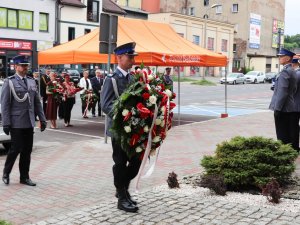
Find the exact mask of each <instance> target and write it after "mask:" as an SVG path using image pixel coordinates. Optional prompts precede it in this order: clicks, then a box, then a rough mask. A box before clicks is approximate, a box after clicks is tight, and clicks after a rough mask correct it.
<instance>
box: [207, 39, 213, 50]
mask: <svg viewBox="0 0 300 225" xmlns="http://www.w3.org/2000/svg"><path fill="white" fill-rule="evenodd" d="M214 40H215V39H214V38H211V37H209V38H208V39H207V49H208V50H214Z"/></svg>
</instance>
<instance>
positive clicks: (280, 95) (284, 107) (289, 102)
mask: <svg viewBox="0 0 300 225" xmlns="http://www.w3.org/2000/svg"><path fill="white" fill-rule="evenodd" d="M296 91H297V78H296V72H295V70H294V69H293V68H292V66H291V64H287V65H285V66H284V67H283V69H282V70H281V72H280V73H279V76H278V77H277V78H276V81H275V86H274V93H273V97H272V100H271V103H270V106H269V109H271V110H273V111H280V112H295V111H296V106H295V102H294V94H295V93H296Z"/></svg>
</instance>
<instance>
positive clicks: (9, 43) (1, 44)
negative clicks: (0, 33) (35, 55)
mask: <svg viewBox="0 0 300 225" xmlns="http://www.w3.org/2000/svg"><path fill="white" fill-rule="evenodd" d="M0 48H8V49H22V50H32V43H31V42H29V41H13V40H1V39H0Z"/></svg>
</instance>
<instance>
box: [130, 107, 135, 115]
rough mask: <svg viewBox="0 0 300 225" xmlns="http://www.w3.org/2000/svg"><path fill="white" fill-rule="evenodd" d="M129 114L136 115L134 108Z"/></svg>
mask: <svg viewBox="0 0 300 225" xmlns="http://www.w3.org/2000/svg"><path fill="white" fill-rule="evenodd" d="M131 113H132V115H133V116H134V115H136V111H135V109H134V108H132V109H131Z"/></svg>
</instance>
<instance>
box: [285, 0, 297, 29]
mask: <svg viewBox="0 0 300 225" xmlns="http://www.w3.org/2000/svg"><path fill="white" fill-rule="evenodd" d="M299 22H300V0H286V1H285V31H284V34H285V35H295V34H300V23H299Z"/></svg>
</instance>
